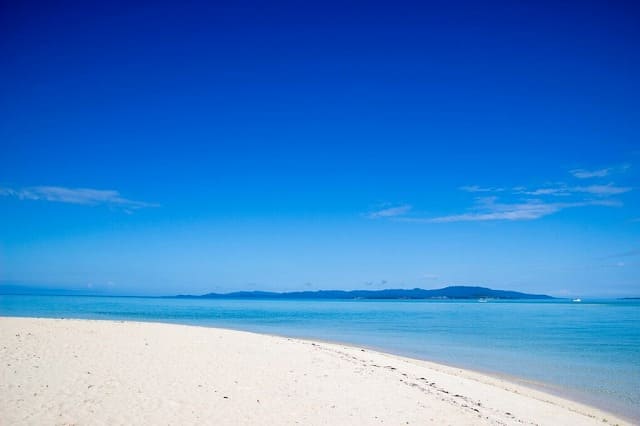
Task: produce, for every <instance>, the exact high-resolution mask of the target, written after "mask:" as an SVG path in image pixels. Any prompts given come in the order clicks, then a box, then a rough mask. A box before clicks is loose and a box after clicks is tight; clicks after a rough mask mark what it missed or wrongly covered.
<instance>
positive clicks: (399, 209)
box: [367, 204, 411, 219]
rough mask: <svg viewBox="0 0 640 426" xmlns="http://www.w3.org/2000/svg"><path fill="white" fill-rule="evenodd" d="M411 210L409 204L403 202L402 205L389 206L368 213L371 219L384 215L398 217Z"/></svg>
mask: <svg viewBox="0 0 640 426" xmlns="http://www.w3.org/2000/svg"><path fill="white" fill-rule="evenodd" d="M410 210H411V206H410V205H409V204H403V205H401V206H394V207H387V208H384V209H381V210H377V211H374V212H371V213H369V214H367V217H368V218H370V219H380V218H384V217H397V216H402V215H405V214H407V213H408V212H409V211H410Z"/></svg>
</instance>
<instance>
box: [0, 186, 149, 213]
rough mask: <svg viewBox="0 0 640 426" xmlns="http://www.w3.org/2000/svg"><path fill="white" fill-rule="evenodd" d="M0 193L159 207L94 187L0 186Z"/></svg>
mask: <svg viewBox="0 0 640 426" xmlns="http://www.w3.org/2000/svg"><path fill="white" fill-rule="evenodd" d="M0 195H4V196H13V197H16V198H19V199H21V200H44V201H52V202H58V203H69V204H82V205H109V206H116V207H121V208H123V209H125V210H126V211H130V210H135V209H139V208H143V207H157V206H158V205H157V204H153V203H146V202H143V201H134V200H129V199H127V198H124V197H122V196H121V195H120V193H119V192H118V191H115V190H104V189H92V188H65V187H62V186H31V187H27V188H20V189H11V188H0Z"/></svg>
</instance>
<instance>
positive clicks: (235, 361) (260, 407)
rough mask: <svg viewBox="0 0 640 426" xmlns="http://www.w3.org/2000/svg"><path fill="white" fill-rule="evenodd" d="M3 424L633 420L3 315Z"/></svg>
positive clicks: (412, 364) (186, 330)
mask: <svg viewBox="0 0 640 426" xmlns="http://www.w3.org/2000/svg"><path fill="white" fill-rule="evenodd" d="M0 362H1V366H0V424H2V425H18V424H37V425H49V424H81V425H88V424H91V425H97V424H109V425H112V424H127V425H131V424H152V425H157V424H171V425H186V424H215V425H243V424H251V425H289V424H304V425H369V424H372V425H373V424H376V425H378V424H392V425H400V424H429V423H432V424H438V425H446V424H451V425H464V424H469V425H471V424H473V425H481V424H491V425H512V424H513V425H515V424H518V425H522V424H538V425H596V424H598V425H602V424H627V423H626V422H625V421H623V420H622V419H619V418H616V417H615V416H613V415H611V414H608V413H604V412H602V411H599V410H597V409H595V408H592V407H588V406H585V405H581V404H578V403H576V402H572V401H569V400H565V399H562V398H559V397H557V396H553V395H549V394H546V393H543V392H540V391H538V390H534V389H529V388H527V387H524V386H522V385H518V384H515V383H510V382H508V381H505V380H502V379H498V378H495V377H490V376H486V375H482V374H479V373H476V372H472V371H467V370H461V369H457V368H452V367H447V366H443V365H440V364H435V363H431V362H425V361H419V360H414V359H409V358H403V357H399V356H394V355H389V354H384V353H379V352H374V351H371V350H368V349H362V348H357V347H349V346H344V345H339V344H330V343H321V342H312V341H306V340H298V339H288V338H284V337H276V336H269V335H261V334H254V333H247V332H240V331H231V330H224V329H216V328H204V327H191V326H182V325H172V324H159V323H138V322H117V321H91V320H69V319H34V318H6V317H4V318H0Z"/></svg>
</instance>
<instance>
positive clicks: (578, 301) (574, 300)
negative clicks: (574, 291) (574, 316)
mask: <svg viewBox="0 0 640 426" xmlns="http://www.w3.org/2000/svg"><path fill="white" fill-rule="evenodd" d="M572 302H576V303H580V302H582V299H580V298H577V299H573V300H572Z"/></svg>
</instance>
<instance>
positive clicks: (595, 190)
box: [572, 183, 631, 196]
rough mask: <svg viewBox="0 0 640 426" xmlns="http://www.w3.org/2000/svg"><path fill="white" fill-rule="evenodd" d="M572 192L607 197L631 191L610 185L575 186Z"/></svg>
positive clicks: (628, 188)
mask: <svg viewBox="0 0 640 426" xmlns="http://www.w3.org/2000/svg"><path fill="white" fill-rule="evenodd" d="M572 190H573V192H584V193H587V194H592V195H598V196H608V195H618V194H624V193H625V192H629V191H631V188H630V187H628V186H615V185H614V184H612V183H610V184H608V185H589V186H577V187H574V188H572Z"/></svg>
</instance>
